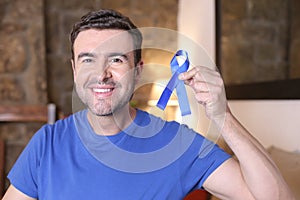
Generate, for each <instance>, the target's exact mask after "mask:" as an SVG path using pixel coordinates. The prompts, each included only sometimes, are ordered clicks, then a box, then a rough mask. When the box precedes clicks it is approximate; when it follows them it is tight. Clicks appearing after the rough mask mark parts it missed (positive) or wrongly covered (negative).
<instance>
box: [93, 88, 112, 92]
mask: <svg viewBox="0 0 300 200" xmlns="http://www.w3.org/2000/svg"><path fill="white" fill-rule="evenodd" d="M93 91H94V92H98V93H105V92H110V91H111V89H101V88H94V89H93Z"/></svg>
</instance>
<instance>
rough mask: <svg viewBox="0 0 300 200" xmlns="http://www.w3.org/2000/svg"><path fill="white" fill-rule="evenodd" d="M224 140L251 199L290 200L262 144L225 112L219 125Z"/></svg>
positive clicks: (280, 177) (288, 192) (287, 191)
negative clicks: (237, 165)
mask: <svg viewBox="0 0 300 200" xmlns="http://www.w3.org/2000/svg"><path fill="white" fill-rule="evenodd" d="M219 127H220V129H221V132H222V135H223V137H224V140H225V141H226V143H227V144H228V146H229V147H230V148H231V150H232V151H233V152H234V154H235V156H236V157H237V159H238V162H239V164H240V167H241V172H242V175H243V178H244V180H245V182H246V184H247V186H248V189H249V190H250V192H251V193H252V194H253V196H254V197H255V199H293V198H292V195H291V193H290V190H289V188H288V186H287V184H286V183H285V181H284V179H283V178H282V176H281V174H280V172H279V170H278V168H277V167H276V165H275V164H274V162H273V161H272V159H271V158H270V156H269V155H268V153H267V152H266V150H265V149H264V147H263V146H262V145H261V144H260V143H259V142H258V141H257V140H256V139H255V138H254V137H252V136H251V134H250V133H249V132H248V131H247V130H246V129H245V128H244V127H243V126H242V125H241V124H240V123H239V122H238V121H237V120H236V119H235V118H234V116H233V115H232V114H231V113H230V112H229V111H228V112H227V113H226V117H225V122H224V124H219Z"/></svg>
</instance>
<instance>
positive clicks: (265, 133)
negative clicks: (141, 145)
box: [0, 0, 300, 191]
mask: <svg viewBox="0 0 300 200" xmlns="http://www.w3.org/2000/svg"><path fill="white" fill-rule="evenodd" d="M100 8H111V9H116V10H118V11H120V12H122V13H124V14H125V15H127V16H129V17H130V18H131V19H132V21H133V22H134V23H135V24H136V25H137V26H138V27H159V28H166V29H168V30H173V31H179V32H180V33H183V34H185V35H186V36H187V37H189V38H190V39H191V40H193V41H194V42H195V43H197V44H199V46H202V47H203V49H205V51H206V53H207V55H208V58H209V59H211V61H212V63H215V64H216V65H217V66H218V68H219V70H220V72H221V74H222V76H223V78H224V81H225V84H226V91H227V97H228V98H229V100H230V101H229V103H230V106H231V108H232V110H233V112H234V114H236V116H237V117H238V118H239V119H240V121H241V122H242V123H243V124H244V125H245V126H246V128H248V129H249V130H250V131H251V132H252V133H253V134H254V136H255V137H257V138H258V139H259V140H260V141H261V142H262V144H263V145H264V146H265V147H266V148H268V149H269V151H270V153H271V154H272V155H273V156H274V159H278V163H279V165H280V166H281V165H282V166H283V167H281V170H282V171H283V172H284V173H285V176H286V177H287V179H288V180H289V182H290V184H291V187H293V188H294V190H295V191H296V189H297V188H298V189H299V187H300V183H299V180H300V177H299V174H300V173H298V172H299V163H300V158H299V151H300V131H299V130H300V123H299V119H300V100H299V99H300V81H299V80H300V12H299V11H300V2H299V1H298V0H239V1H235V0H226V1H221V0H215V1H214V0H147V1H139V0H85V1H82V0H68V1H61V0H26V1H23V0H0V107H2V108H6V107H9V106H12V107H15V108H17V107H18V106H23V105H25V106H31V109H32V110H30V109H29V112H31V113H34V112H35V111H36V110H37V109H35V108H34V107H38V106H47V105H49V103H52V104H54V105H55V106H56V112H55V115H56V118H57V119H58V118H64V117H66V116H68V115H70V114H71V113H72V112H73V109H72V102H73V76H72V69H71V63H70V59H71V53H70V43H69V33H70V30H71V28H72V25H73V23H74V22H76V21H77V20H78V19H79V18H80V17H81V16H82V15H83V14H85V13H86V12H88V11H91V10H97V9H100ZM159 37H163V38H164V42H165V43H166V44H168V45H170V44H171V45H172V44H174V45H175V46H176V45H178V38H176V37H168V36H165V37H164V36H162V35H160V36H159ZM179 43H180V42H179ZM162 45H164V44H162ZM179 46H180V45H179ZM173 53H174V52H169V51H165V50H161V49H151V48H149V49H145V50H144V52H143V57H144V62H145V64H146V65H148V66H149V68H147V70H146V73H145V74H144V77H160V78H162V79H166V80H167V78H169V77H170V71H169V68H168V66H169V62H170V59H171V58H172V56H173ZM196 56H197V55H195V57H196ZM153 63H155V65H152V64H153ZM157 66H162V68H160V69H159V70H157ZM160 93H161V88H157V87H156V86H155V85H153V84H151V83H149V84H145V85H143V86H141V87H139V88H137V90H136V94H135V96H134V99H133V101H132V102H131V103H132V105H133V106H135V107H138V108H141V109H144V110H152V109H153V107H154V105H155V100H157V98H158V97H159V95H160ZM153 100H154V102H153ZM171 102H172V103H171V104H169V106H168V107H167V109H166V111H165V113H164V116H163V117H165V118H166V119H168V120H181V118H180V112H179V110H178V103H177V101H176V96H173V97H172V101H171ZM193 109H194V113H200V115H201V122H199V123H198V121H197V122H196V125H195V129H197V130H199V131H200V132H201V133H203V134H204V135H205V134H206V133H207V132H208V131H207V130H208V129H209V125H208V124H209V122H208V121H207V120H206V119H205V117H204V116H203V115H202V114H203V111H202V110H201V108H193ZM21 110H22V109H21ZM25 110H26V109H25ZM7 112H8V111H6V110H5V109H2V110H1V109H0V115H1V114H2V115H4V114H7ZM13 112H14V113H18V111H16V110H14V111H13ZM26 112H28V109H27V111H26ZM25 118H26V117H25ZM0 119H1V117H0ZM25 121H26V120H19V121H18V120H13V121H9V120H3V122H0V138H1V139H2V140H3V144H4V150H5V153H4V150H2V153H1V154H2V155H3V156H2V157H3V160H4V161H3V163H5V164H4V168H3V169H2V172H1V174H3V173H4V174H6V173H7V172H8V171H9V170H10V168H11V167H12V165H13V163H14V162H15V160H16V158H17V157H18V155H19V154H20V152H21V151H22V150H23V148H24V147H25V145H26V144H27V142H28V141H29V139H30V138H31V136H32V135H33V134H34V132H35V131H36V130H37V129H38V128H39V127H40V126H41V125H42V124H44V123H45V122H44V121H45V120H33V121H34V122H29V121H30V120H28V122H27V121H26V122H25ZM220 141H221V140H220ZM224 146H225V147H224V148H226V145H224ZM0 156H1V155H0ZM276 156H279V158H277V157H276ZM283 157H284V158H285V159H284V158H283ZM286 158H289V159H286ZM0 159H1V157H0ZM291 162H292V163H291ZM288 168H289V170H291V169H292V172H293V173H294V174H291V173H290V171H289V170H288ZM297 170H298V171H297ZM295 172H297V173H298V174H297V175H295V174H296V173H295ZM0 181H1V180H0ZM2 182H3V181H2ZM7 184H8V182H7V180H6V186H7Z"/></svg>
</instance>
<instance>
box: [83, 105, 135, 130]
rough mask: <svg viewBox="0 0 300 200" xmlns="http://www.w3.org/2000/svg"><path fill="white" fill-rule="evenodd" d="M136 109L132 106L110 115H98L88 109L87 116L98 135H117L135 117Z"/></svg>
mask: <svg viewBox="0 0 300 200" xmlns="http://www.w3.org/2000/svg"><path fill="white" fill-rule="evenodd" d="M135 116H136V110H135V109H134V108H132V107H130V106H125V107H124V108H123V109H121V110H118V111H116V112H114V113H113V114H112V115H110V116H97V115H95V114H93V113H92V112H91V111H88V113H87V118H88V121H89V123H90V125H91V126H92V128H93V130H94V131H95V133H97V134H98V135H106V136H109V135H116V134H118V133H119V132H120V131H121V130H123V129H125V128H126V127H127V126H128V125H129V124H130V123H131V122H132V121H133V119H134V118H135Z"/></svg>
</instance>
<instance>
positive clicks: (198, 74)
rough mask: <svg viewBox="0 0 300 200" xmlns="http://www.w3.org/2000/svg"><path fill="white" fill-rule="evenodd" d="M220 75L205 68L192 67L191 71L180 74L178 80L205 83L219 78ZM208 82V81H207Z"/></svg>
mask: <svg viewBox="0 0 300 200" xmlns="http://www.w3.org/2000/svg"><path fill="white" fill-rule="evenodd" d="M219 77H220V73H219V72H217V71H215V70H212V69H210V68H207V67H200V66H198V67H194V68H192V69H191V70H189V71H187V72H184V73H181V74H180V75H179V79H181V80H184V81H191V79H197V80H199V81H200V80H201V81H207V80H211V79H215V78H219ZM207 82H208V81H207Z"/></svg>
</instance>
